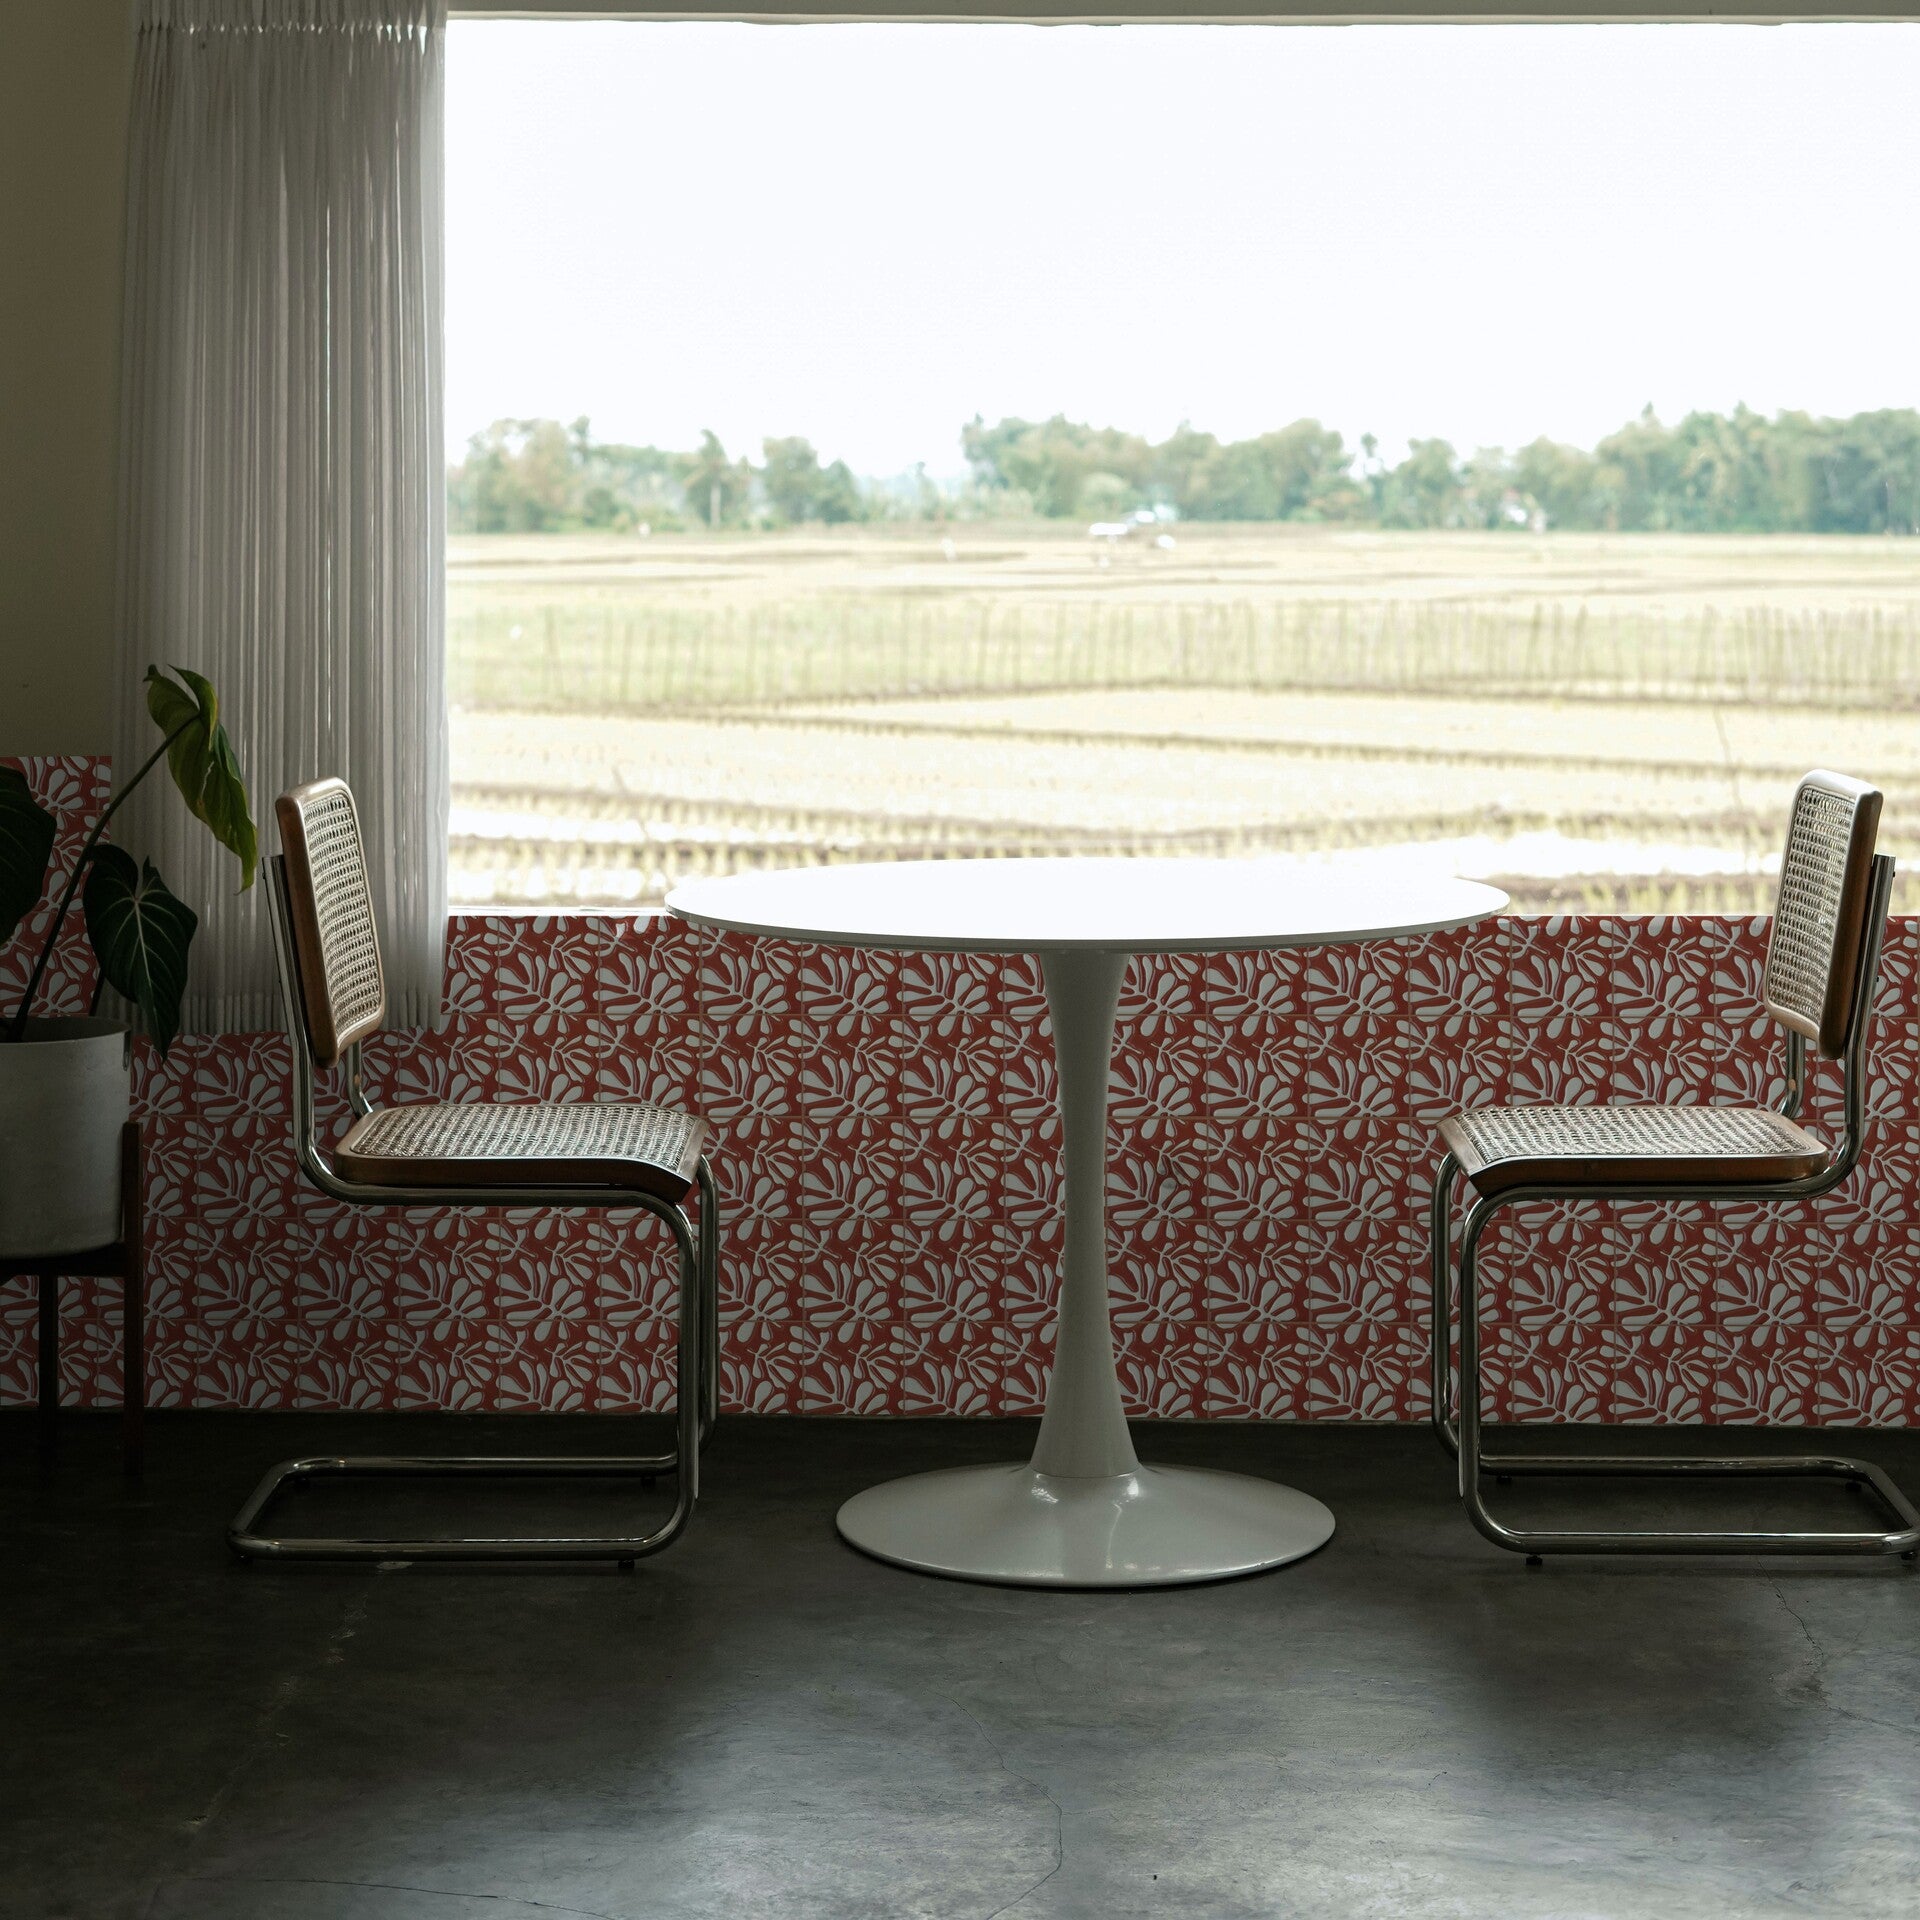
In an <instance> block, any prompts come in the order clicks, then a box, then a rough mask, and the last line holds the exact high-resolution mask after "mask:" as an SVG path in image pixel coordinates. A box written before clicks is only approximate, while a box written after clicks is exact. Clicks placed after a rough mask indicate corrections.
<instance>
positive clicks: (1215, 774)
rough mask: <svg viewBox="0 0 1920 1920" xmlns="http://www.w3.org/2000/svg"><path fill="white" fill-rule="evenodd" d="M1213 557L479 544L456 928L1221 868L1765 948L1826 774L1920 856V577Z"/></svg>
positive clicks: (1778, 557) (1587, 544)
mask: <svg viewBox="0 0 1920 1920" xmlns="http://www.w3.org/2000/svg"><path fill="white" fill-rule="evenodd" d="M1175 532H1176V536H1177V544H1176V547H1175V548H1174V550H1173V551H1172V552H1165V551H1155V550H1151V549H1148V550H1144V551H1143V550H1136V549H1132V548H1129V547H1126V546H1120V547H1118V548H1107V547H1105V546H1103V545H1100V544H1098V543H1094V542H1091V541H1089V540H1088V539H1087V538H1086V536H1085V535H1084V533H1083V532H1080V531H1078V530H1058V529H1052V528H1042V529H1038V530H1035V529H1031V528H1019V529H1012V530H1009V529H1007V528H992V527H966V528H955V529H951V530H949V531H948V532H946V533H945V534H941V533H940V532H939V531H938V530H935V531H934V532H933V533H931V534H930V533H929V531H928V530H927V529H925V528H913V529H891V528H872V529H869V528H860V529H853V530H837V531H835V532H833V533H831V534H827V533H813V534H791V535H758V536H755V535H734V536H718V537H703V536H658V537H655V538H653V539H650V540H649V539H628V540H611V539H590V538H587V537H584V536H581V537H557V538H556V537H551V536H549V537H544V538H542V537H527V538H518V539H512V538H504V537H499V538H488V539H469V540H459V541H455V542H454V543H453V553H452V558H451V564H450V568H449V633H450V661H449V666H450V680H451V688H452V695H453V702H454V708H455V716H454V788H455V791H454V836H453V841H454V861H453V868H454V876H453V877H454V892H455V897H456V899H460V900H462V901H465V902H467V903H474V904H479V903H498V904H524V905H529V906H533V905H551V904H560V903H579V904H588V903H597V904H636V905H637V904H645V903H649V902H652V901H657V900H658V899H659V898H660V897H661V896H662V895H663V894H664V892H665V891H666V890H667V889H668V888H669V887H670V886H672V885H673V884H674V883H675V882H676V881H677V880H678V879H680V878H683V877H689V876H692V875H696V874H704V873H714V872H726V871H730V870H735V869H739V868H743V867H753V866H770V865H797V864H806V863H812V862H818V861H828V860H847V859H884V858H907V857H927V856H940V855H948V856H955V855H982V854H986V855H992V854H1028V853H1043V852H1064V851H1088V852H1093V851H1099V852H1105V853H1113V852H1118V853H1156V852H1174V851H1185V852H1192V853H1226V854H1235V853H1238V854H1246V853H1260V854H1267V855H1272V856H1275V857H1279V858H1289V859H1300V860H1325V859H1329V858H1340V859H1344V860H1354V859H1366V860H1371V861H1393V860H1401V861H1418V862H1424V863H1427V864H1438V865H1445V866H1447V867H1449V868H1451V869H1452V870H1453V871H1457V872H1463V873H1471V874H1474V875H1477V876H1481V877H1486V878H1491V879H1494V880H1496V881H1498V882H1499V883H1500V884H1502V885H1504V886H1506V887H1507V888H1508V890H1509V891H1510V892H1511V893H1513V895H1514V897H1515V903H1516V906H1517V907H1518V908H1520V909H1522V910H1545V909H1564V908H1574V909H1589V910H1598V909H1610V910H1617V911H1667V910H1678V909H1686V908H1690V907H1692V908H1708V907H1711V908H1729V909H1747V908H1758V907H1762V906H1764V904H1765V903H1766V901H1767V900H1768V899H1769V898H1770V893H1771V862H1772V856H1773V852H1774V847H1775V843H1776V842H1777V840H1778V837H1779V834H1780V830H1781V826H1782V823H1783V820H1784V811H1785V806H1786V801H1787V797H1788V795H1789V794H1790V792H1791V789H1792V784H1793V781H1794V779H1795V778H1796V777H1797V776H1798V774H1799V773H1800V772H1802V771H1804V770H1805V768H1807V767H1808V766H1811V765H1820V764H1828V765H1834V764H1837V765H1840V766H1843V767H1846V768H1848V769H1849V770H1854V771H1859V772H1862V773H1866V774H1869V775H1871V776H1872V777H1875V778H1877V779H1879V780H1880V781H1881V782H1882V784H1883V785H1885V786H1886V788H1887V792H1888V801H1889V819H1888V823H1887V837H1888V841H1889V844H1891V845H1892V846H1893V848H1894V850H1895V851H1896V852H1898V851H1900V850H1901V849H1902V846H1903V844H1904V843H1905V842H1906V841H1907V840H1908V839H1910V838H1913V837H1914V836H1913V826H1914V822H1915V816H1916V814H1917V813H1920V548H1916V547H1913V546H1910V545H1907V544H1904V543H1901V542H1897V541H1888V540H1843V539H1833V540H1815V539H1808V538H1800V537H1791V538H1779V539H1728V538H1719V539H1708V538H1687V539H1683V538H1668V537H1663V536H1574V535H1569V536H1553V535H1547V536H1532V535H1512V536H1506V535H1484V536H1483V535H1467V534H1461V535H1448V534H1442V535H1435V534H1405V535H1395V534H1385V533H1377V532H1364V533H1345V532H1340V531H1337V530H1316V529H1301V528H1293V527H1280V528H1273V527H1267V528H1211V527H1210V528H1202V529H1193V528H1177V529H1176V530H1175Z"/></svg>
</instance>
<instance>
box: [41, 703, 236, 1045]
mask: <svg viewBox="0 0 1920 1920" xmlns="http://www.w3.org/2000/svg"><path fill="white" fill-rule="evenodd" d="M199 719H200V716H199V715H198V714H195V715H194V717H193V718H192V719H191V720H183V721H182V722H181V723H180V725H179V726H177V727H175V728H174V730H173V731H172V732H171V733H170V734H168V735H167V737H166V738H165V739H164V740H162V741H161V742H160V744H159V745H158V746H157V747H156V748H154V750H153V752H152V754H151V755H150V756H149V757H148V759H147V763H146V765H145V766H143V767H142V768H141V769H140V771H139V772H138V773H136V774H135V775H134V776H133V778H132V779H131V780H129V781H128V782H127V784H126V785H125V786H124V787H122V788H121V789H120V791H119V792H118V793H116V794H115V795H114V796H113V798H112V799H111V800H110V801H108V802H107V805H106V808H105V810H104V811H103V812H102V814H101V815H100V818H99V819H98V820H96V821H95V822H94V823H93V831H92V832H91V833H89V834H88V835H87V838H86V843H85V845H83V846H82V847H81V849H80V856H79V858H78V859H77V860H75V861H74V863H73V872H72V873H71V874H69V875H68V877H67V886H66V891H65V892H64V893H63V894H61V896H60V911H59V912H58V913H56V914H55V915H54V916H53V928H52V931H51V932H49V933H48V935H47V938H46V941H45V944H44V945H42V947H41V949H40V957H39V958H38V959H37V960H35V961H34V963H33V972H32V973H31V974H30V975H29V976H28V977H27V990H26V992H25V993H23V994H22V995H21V996H20V1010H19V1012H18V1013H16V1014H15V1015H14V1016H13V1018H12V1019H11V1020H10V1021H8V1023H7V1030H6V1037H7V1039H8V1040H23V1039H25V1038H26V1032H27V1015H28V1013H30V1012H31V1011H32V1008H33V999H34V995H35V994H37V993H38V992H39V991H40V980H41V976H42V975H43V974H44V973H45V972H46V970H47V962H48V961H50V960H51V959H52V958H53V949H54V946H55V944H56V943H57V942H58V941H59V938H60V929H61V928H62V927H64V926H65V925H66V924H67V909H68V908H69V907H71V906H72V905H73V896H74V895H75V894H76V893H78V892H79V890H80V877H81V875H82V874H84V873H85V872H86V870H87V862H88V860H90V859H91V858H92V857H93V850H94V848H95V847H97V846H98V845H99V844H100V836H101V835H102V834H103V833H105V832H106V830H107V822H108V821H109V820H111V819H112V818H113V816H114V815H115V814H116V813H118V812H119V811H120V808H121V806H122V805H123V804H124V803H125V802H126V801H127V800H129V799H131V798H132V797H133V792H134V789H135V788H136V787H138V786H139V784H140V782H141V781H142V780H144V779H145V778H146V777H147V775H148V774H150V773H151V772H152V771H153V770H154V768H155V767H156V766H157V765H158V764H159V763H160V761H161V760H162V759H163V758H164V757H165V756H166V752H167V749H168V748H169V747H171V746H172V745H173V743H174V742H175V741H176V740H178V739H179V738H180V736H181V735H182V734H183V733H185V732H187V731H188V729H189V728H191V727H193V726H196V725H197V724H198V723H199ZM93 1004H94V1005H95V1006H96V1007H97V1006H98V1005H99V1004H100V995H99V991H98V990H97V989H96V990H95V992H94V996H93Z"/></svg>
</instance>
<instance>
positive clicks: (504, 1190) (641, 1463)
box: [227, 855, 720, 1569]
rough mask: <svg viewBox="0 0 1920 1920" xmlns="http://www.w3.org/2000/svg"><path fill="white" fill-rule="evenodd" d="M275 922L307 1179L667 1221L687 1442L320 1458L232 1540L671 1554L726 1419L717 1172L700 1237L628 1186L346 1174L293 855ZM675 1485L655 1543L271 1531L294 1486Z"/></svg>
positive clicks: (241, 1546)
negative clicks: (305, 1002)
mask: <svg viewBox="0 0 1920 1920" xmlns="http://www.w3.org/2000/svg"><path fill="white" fill-rule="evenodd" d="M266 864H267V869H268V876H269V883H270V886H271V888H272V895H271V902H270V905H271V912H270V916H269V917H270V918H271V920H272V922H273V932H274V952H275V958H276V960H277V962H278V965H279V974H280V991H281V996H282V999H283V1000H284V1002H285V1005H286V1012H287V1025H288V1032H289V1036H290V1038H291V1041H292V1048H293V1076H294V1100H293V1135H294V1148H295V1152H296V1153H297V1155H298V1158H299V1163H300V1170H301V1172H302V1173H304V1174H305V1175H306V1177H307V1178H308V1179H309V1180H311V1181H312V1182H313V1184H314V1185H315V1186H316V1187H318V1188H319V1189H320V1190H321V1191H322V1192H323V1193H327V1194H331V1195H332V1196H333V1198H334V1199H336V1200H343V1201H346V1202H348V1203H349V1204H352V1205H358V1206H380V1207H419V1206H435V1207H476V1206H478V1207H526V1206H538V1207H596V1208H616V1207H638V1208H640V1209H642V1210H643V1211H645V1212H647V1213H651V1214H653V1215H654V1216H655V1217H656V1218H658V1219H660V1220H662V1221H664V1222H665V1223H666V1226H667V1228H668V1230H669V1231H670V1232H671V1233H672V1235H673V1240H674V1246H675V1249H676V1251H677V1254H678V1258H679V1271H680V1287H679V1314H680V1325H679V1338H678V1342H677V1353H676V1377H677V1381H678V1387H677V1399H676V1409H675V1416H674V1423H675V1441H674V1446H673V1449H672V1450H671V1451H670V1452H667V1453H658V1454H631V1455H607V1456H570V1457H564V1458H547V1457H541V1456H522V1455H511V1454H493V1455H445V1456H438V1455H425V1456H417V1455H385V1454H363V1455H353V1456H340V1455H314V1456H310V1457H308V1458H304V1459H295V1460H284V1461H282V1462H281V1463H280V1464H279V1465H278V1466H276V1467H274V1468H272V1469H271V1470H270V1471H269V1472H268V1473H267V1475H266V1477H265V1478H264V1479H262V1480H261V1482H260V1484H259V1485H258V1486H257V1487H255V1488H254V1490H253V1492H252V1493H251V1494H250V1495H249V1496H248V1498H247V1502H246V1504H245V1505H244V1506H243V1507H242V1508H241V1509H240V1511H239V1513H238V1514H236V1515H235V1517H234V1520H233V1524H232V1525H231V1526H230V1527H229V1528H228V1529H227V1544H228V1545H229V1546H230V1547H231V1548H232V1549H233V1551H234V1552H235V1553H236V1554H237V1555H238V1556H239V1557H240V1558H241V1559H242V1560H243V1561H250V1560H256V1559H259V1560H612V1561H615V1562H617V1563H618V1564H619V1565H620V1566H621V1567H622V1568H623V1569H624V1568H630V1567H631V1566H632V1565H633V1563H634V1562H635V1561H636V1560H639V1559H641V1558H643V1557H644V1556H645V1555H647V1554H651V1553H658V1552H659V1551H660V1550H661V1548H663V1547H666V1546H670V1545H671V1544H672V1543H673V1541H675V1540H676V1539H678V1537H679V1536H680V1534H681V1533H682V1532H683V1531H684V1529H685V1527H686V1524H687V1522H688V1520H689V1519H690V1518H691V1517H692V1514H693V1509H694V1505H695V1502H696V1501H697V1500H698V1498H699V1491H700V1449H701V1446H702V1444H703V1443H704V1442H705V1440H706V1437H707V1434H708V1433H709V1431H710V1430H711V1428H712V1426H713V1422H714V1418H715V1415H716V1413H717V1410H718V1391H719V1337H718V1336H719V1326H718V1319H719V1297H718V1296H719V1284H718V1283H719V1235H720V1207H719V1198H718V1195H717V1193H716V1192H715V1188H714V1182H713V1176H712V1173H711V1171H710V1170H709V1168H708V1166H707V1163H706V1161H705V1160H704V1159H702V1160H701V1161H700V1163H699V1167H698V1171H697V1176H696V1178H697V1183H698V1191H699V1195H700V1207H699V1219H698V1224H697V1231H696V1226H695V1223H693V1222H691V1221H689V1219H688V1217H687V1215H686V1213H685V1211H684V1210H683V1209H682V1208H681V1207H678V1206H676V1205H673V1204H672V1203H671V1202H668V1201H666V1200H662V1199H659V1198H657V1197H655V1196H654V1195H652V1194H648V1193H642V1192H637V1191H634V1190H631V1189H628V1188H623V1187H581V1186H570V1185H568V1186H488V1187H475V1186H467V1185H459V1186H443V1187H425V1186H412V1185H408V1186H374V1185H369V1184H367V1183H365V1182H362V1181H356V1180H349V1179H347V1178H345V1177H343V1176H342V1174H341V1173H340V1171H339V1170H338V1168H336V1167H334V1166H333V1165H332V1164H331V1163H330V1162H329V1161H328V1159H327V1157H326V1156H325V1155H324V1154H323V1153H322V1152H321V1151H320V1148H319V1144H318V1142H317V1140H316V1138H315V1131H314V1067H313V1060H312V1057H311V1055H310V1053H309V1051H308V1045H307V1038H306V1034H305V1030H304V1022H303V1019H302V1015H301V1009H300V998H299V991H298V987H297V984H296V979H295V970H294V969H295V962H294V947H293V931H292V922H291V917H290V908H289V904H288V898H287V877H286V868H285V862H284V859H283V858H282V857H281V856H279V855H276V856H274V857H273V858H272V859H271V860H270V861H268V862H267V863H266ZM341 1064H342V1066H343V1067H344V1068H345V1072H346V1083H347V1094H348V1098H349V1100H350V1101H351V1103H352V1105H353V1109H354V1111H355V1113H356V1114H358V1115H361V1116H363V1117H364V1116H365V1115H367V1114H369V1113H371V1112H372V1110H373V1109H372V1104H371V1102H370V1101H369V1100H368V1098H367V1095H366V1091H365V1086H364V1082H363V1078H362V1071H361V1060H360V1048H359V1045H358V1043H357V1042H356V1043H355V1044H354V1045H352V1046H351V1047H349V1048H347V1049H346V1050H345V1052H344V1054H343V1056H342V1061H341ZM669 1473H670V1474H672V1475H673V1476H674V1480H675V1498H674V1503H673V1509H672V1511H671V1512H670V1513H669V1514H668V1516H667V1518H666V1519H665V1520H664V1521H662V1522H661V1524H660V1525H659V1526H657V1527H655V1528H654V1529H653V1530H652V1531H651V1532H649V1533H642V1534H633V1535H598V1534H592V1535H579V1536H543V1537H534V1536H513V1537H496V1536H481V1537H469V1538H430V1539H422V1540H413V1539H402V1538H393V1539H367V1538H357V1537H354V1538H349V1537H337V1536H336V1537H324V1536H312V1537H307V1536H300V1535H293V1536H288V1535H282V1534H270V1533H265V1532H262V1531H261V1530H260V1526H261V1521H262V1519H263V1517H264V1515H265V1514H266V1511H267V1509H268V1508H269V1507H270V1506H271V1505H272V1504H273V1502H274V1500H275V1499H276V1498H277V1497H278V1496H279V1495H280V1494H281V1493H283V1492H285V1491H286V1490H287V1489H288V1488H289V1487H291V1486H294V1485H296V1484H297V1483H299V1482H301V1481H304V1480H318V1479H334V1480H341V1479H376V1480H377V1479H396V1478H407V1479H414V1478H417V1479H476V1478H495V1479H533V1478H543V1479H571V1478H586V1479H625V1478H632V1479H638V1480H640V1481H641V1482H642V1483H643V1484H647V1483H650V1482H651V1481H652V1480H653V1479H654V1477H655V1476H656V1475H659V1474H669Z"/></svg>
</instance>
